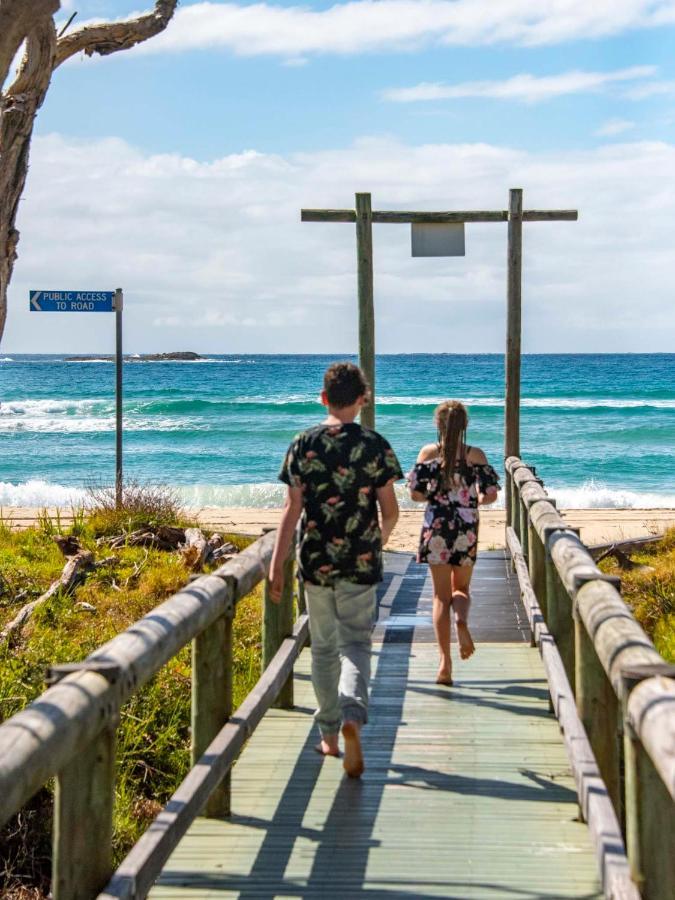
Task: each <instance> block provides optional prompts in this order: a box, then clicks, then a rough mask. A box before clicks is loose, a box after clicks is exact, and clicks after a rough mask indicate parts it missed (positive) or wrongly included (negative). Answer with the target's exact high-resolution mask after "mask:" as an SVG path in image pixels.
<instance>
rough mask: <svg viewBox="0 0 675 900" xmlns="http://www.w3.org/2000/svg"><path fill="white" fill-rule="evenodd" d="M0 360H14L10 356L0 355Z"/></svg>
mask: <svg viewBox="0 0 675 900" xmlns="http://www.w3.org/2000/svg"><path fill="white" fill-rule="evenodd" d="M0 362H14V360H13V359H12V357H11V356H0Z"/></svg>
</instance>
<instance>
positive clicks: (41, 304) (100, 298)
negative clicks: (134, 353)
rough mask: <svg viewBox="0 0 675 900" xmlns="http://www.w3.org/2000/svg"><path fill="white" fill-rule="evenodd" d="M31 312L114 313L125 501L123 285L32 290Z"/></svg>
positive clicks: (118, 473)
mask: <svg viewBox="0 0 675 900" xmlns="http://www.w3.org/2000/svg"><path fill="white" fill-rule="evenodd" d="M28 303H29V309H30V311H31V312H114V313H115V426H116V427H115V431H116V434H115V502H116V503H117V505H118V506H120V505H121V503H122V490H123V484H124V481H123V473H122V434H123V429H122V384H123V364H124V360H123V358H122V309H123V307H124V296H123V294H122V288H117V290H115V291H29V295H28Z"/></svg>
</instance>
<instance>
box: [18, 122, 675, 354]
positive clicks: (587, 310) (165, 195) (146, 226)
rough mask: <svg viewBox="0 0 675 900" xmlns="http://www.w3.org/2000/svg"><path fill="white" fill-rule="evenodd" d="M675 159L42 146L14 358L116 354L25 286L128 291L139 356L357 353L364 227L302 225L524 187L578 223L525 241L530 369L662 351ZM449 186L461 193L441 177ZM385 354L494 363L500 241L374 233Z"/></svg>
mask: <svg viewBox="0 0 675 900" xmlns="http://www.w3.org/2000/svg"><path fill="white" fill-rule="evenodd" d="M674 170H675V146H672V145H669V144H665V143H656V142H654V143H645V142H643V143H626V144H617V143H612V144H607V145H603V146H601V147H600V148H598V149H593V150H588V151H570V150H565V151H560V152H556V153H541V152H527V151H523V150H514V149H510V148H507V147H498V146H491V145H488V144H454V145H453V144H426V145H419V146H411V145H407V144H402V143H398V142H396V141H394V140H391V139H378V138H364V139H362V140H359V141H357V142H356V143H354V144H353V145H352V146H350V147H347V148H344V149H335V150H326V151H323V152H311V153H297V154H293V155H290V156H287V157H282V156H274V155H268V154H263V153H258V152H255V151H251V150H249V151H244V152H241V153H238V154H233V155H230V156H225V157H223V158H221V159H216V160H214V161H211V162H200V161H198V160H194V159H190V158H187V157H183V156H180V155H178V154H173V155H154V156H149V155H145V154H143V153H141V152H140V151H138V150H137V149H135V148H133V147H131V146H129V145H128V144H127V143H125V142H124V141H122V140H119V139H113V138H110V139H108V140H99V141H91V142H89V141H82V140H70V139H65V138H63V137H60V136H58V135H52V136H48V137H42V138H38V139H36V140H35V141H34V145H33V154H32V160H31V170H30V174H29V178H28V186H27V191H26V195H25V197H24V200H23V202H22V205H21V208H20V221H19V228H20V230H21V242H20V244H19V260H18V262H17V266H16V270H15V276H14V280H13V282H12V285H11V287H10V317H9V324H8V329H7V332H6V335H5V340H4V344H3V348H2V349H3V351H4V352H5V353H11V352H21V351H22V350H23V351H34V352H40V351H44V352H50V351H64V352H67V351H89V352H96V353H98V352H105V351H108V352H110V350H111V348H112V346H113V327H112V321H109V320H108V319H107V318H106V317H91V316H89V317H88V316H75V315H74V316H56V315H54V316H52V317H47V316H38V315H37V314H36V313H32V314H31V313H29V312H28V308H27V307H28V301H27V296H28V289H29V288H38V289H39V288H54V289H58V288H73V287H84V288H87V289H110V288H114V287H116V286H117V285H121V286H122V287H123V288H124V290H125V299H126V308H125V328H126V337H125V345H126V348H127V349H128V351H129V352H144V351H151V350H168V349H195V350H197V351H205V352H218V351H220V352H243V351H247V350H248V351H251V352H283V351H289V352H302V351H306V352H311V351H315V352H319V351H330V352H345V351H347V350H350V349H354V348H355V347H356V343H357V338H356V271H355V270H356V260H355V245H354V227H353V226H352V225H348V224H334V225H328V224H314V223H311V224H310V223H305V224H302V223H301V222H300V212H299V211H300V207H301V206H307V207H322V206H326V207H348V206H352V205H353V200H354V191H356V190H371V191H372V193H373V203H374V206H375V208H390V209H392V208H393V209H397V208H398V209H401V208H403V209H406V208H407V209H415V208H417V209H439V208H440V209H494V208H497V209H499V208H505V207H506V205H507V196H508V188H509V187H512V186H522V187H523V188H524V190H525V205H526V207H532V208H547V207H549V208H550V207H562V208H569V207H578V208H579V210H580V219H579V221H578V222H576V223H536V224H531V225H526V226H525V242H524V243H525V263H524V316H523V321H524V347H525V349H526V351H542V352H545V351H556V350H559V351H564V350H579V351H594V350H595V351H611V350H645V351H648V350H664V351H665V350H670V349H672V347H673V346H674V345H675V314H673V311H672V297H671V290H670V285H672V283H673V281H674V280H675V260H674V259H673V254H672V241H671V238H670V234H671V230H672V229H671V224H672V222H673V220H675V190H674V189H673V186H672V177H671V176H672V172H673V171H674ZM448 173H450V175H449V174H448ZM374 242H375V296H376V315H377V322H378V348H379V349H380V350H381V351H383V352H387V351H389V352H391V351H416V350H422V349H427V350H430V351H442V350H454V351H466V352H469V351H474V352H499V351H501V350H502V347H503V342H504V309H505V256H506V228H505V226H504V225H503V224H485V225H473V226H467V234H466V245H467V255H466V258H465V259H445V260H443V259H430V260H420V259H411V257H410V232H409V229H408V228H407V227H406V226H394V225H378V226H376V227H375V234H374Z"/></svg>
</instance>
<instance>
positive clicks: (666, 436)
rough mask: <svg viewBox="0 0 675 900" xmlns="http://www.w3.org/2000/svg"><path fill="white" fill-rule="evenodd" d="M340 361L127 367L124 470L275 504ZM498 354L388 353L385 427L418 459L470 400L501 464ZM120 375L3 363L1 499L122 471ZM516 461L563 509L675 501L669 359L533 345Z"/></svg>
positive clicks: (37, 496) (45, 495) (52, 359)
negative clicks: (293, 443) (443, 406)
mask: <svg viewBox="0 0 675 900" xmlns="http://www.w3.org/2000/svg"><path fill="white" fill-rule="evenodd" d="M333 359H335V357H325V356H218V357H213V358H210V359H208V360H206V361H202V362H194V363H175V362H162V363H149V362H148V363H141V362H129V363H127V364H125V367H124V379H125V403H124V412H125V429H126V430H125V468H126V472H127V474H128V475H130V476H133V477H134V478H136V479H139V480H141V481H150V482H163V483H166V484H171V485H175V486H178V487H180V489H181V492H182V493H183V496H184V497H185V499H186V500H187V501H189V502H191V503H194V504H197V505H221V506H226V505H244V506H252V505H258V506H264V505H277V504H278V503H279V501H280V497H281V494H280V489H279V487H278V486H277V485H275V483H274V482H275V476H276V472H277V469H278V465H279V461H280V459H281V457H282V455H283V452H284V450H285V448H286V446H287V444H288V442H289V440H290V439H291V438H292V436H293V435H294V434H295V433H296V432H297V431H298V430H300V429H301V428H303V427H305V426H306V425H309V424H311V423H313V422H316V421H317V420H318V419H319V418H320V417H321V415H322V409H321V407H320V405H319V404H318V400H317V398H318V393H319V389H320V386H321V377H322V374H323V370H324V369H325V367H326V365H327V364H328V363H329V362H331V361H333ZM503 365H504V363H503V357H501V356H499V355H476V356H464V355H462V356H459V355H440V354H435V355H424V354H411V355H400V356H382V357H379V358H378V360H377V379H378V381H377V395H378V396H377V427H378V429H379V430H380V431H381V432H383V434H385V435H386V437H387V438H388V439H389V440H390V441H391V443H392V445H393V446H394V448H395V449H396V451H397V452H398V454H399V457H400V459H401V463H402V464H403V466H404V467H406V468H407V467H410V466H411V465H412V463H413V461H414V458H415V456H416V453H417V450H418V448H419V446H420V445H421V444H423V443H426V442H428V441H430V440H433V439H434V427H433V419H432V415H433V409H434V406H435V404H436V403H437V402H438V401H439V400H441V399H444V398H447V397H456V398H460V399H462V400H464V402H465V403H467V405H468V407H469V412H470V416H471V423H470V432H469V440H470V443H473V444H478V445H479V446H481V447H482V448H483V449H484V450H485V452H486V453H487V455H488V457H489V458H490V459H491V460H492V461H493V462H495V463H496V464H497V465H499V463H500V460H501V458H502V444H503V415H504V410H503V390H504V388H503V383H504V374H503ZM114 375H115V367H114V365H112V364H111V363H106V362H87V363H74V362H66V361H64V359H63V357H58V356H11V357H5V358H4V359H3V358H2V357H0V503H3V504H25V505H41V504H48V503H55V502H65V501H66V500H67V499H69V498H75V499H77V497H79V496H81V491H82V488H83V486H84V485H85V484H86V483H88V482H90V481H92V480H95V481H99V482H101V481H103V482H107V483H110V482H111V481H112V480H113V475H114V453H115V443H114V442H115V434H114V393H113V392H114ZM522 397H523V408H522V413H521V435H522V437H521V443H522V451H523V453H522V455H523V457H524V458H526V459H527V460H528V461H530V462H532V463H534V464H536V465H537V467H538V470H539V472H540V473H541V474H542V476H543V477H544V479H545V481H546V484H547V487H550V489H551V492H553V493H555V494H556V496H557V497H558V498H559V500H560V501H561V504H562V505H566V506H675V484H674V483H673V482H674V480H675V479H674V476H675V354H653V355H650V354H643V355H597V356H596V355H545V356H544V355H541V356H537V355H532V356H525V357H524V358H523V365H522Z"/></svg>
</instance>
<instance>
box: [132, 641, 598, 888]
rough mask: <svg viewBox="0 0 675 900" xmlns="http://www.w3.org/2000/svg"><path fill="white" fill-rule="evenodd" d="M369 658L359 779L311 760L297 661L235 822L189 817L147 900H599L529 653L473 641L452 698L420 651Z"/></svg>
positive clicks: (242, 791) (247, 762)
mask: <svg viewBox="0 0 675 900" xmlns="http://www.w3.org/2000/svg"><path fill="white" fill-rule="evenodd" d="M374 661H375V663H376V667H375V672H374V678H373V685H372V693H371V715H370V723H369V725H368V726H367V728H366V729H365V730H364V749H365V756H366V773H365V775H364V777H363V779H362V780H361V783H359V784H354V783H353V782H351V781H349V780H347V779H344V778H343V773H342V767H341V765H340V762H339V761H338V760H329V759H326V760H322V759H321V758H319V757H318V756H317V755H316V754H315V753H314V752H313V750H312V745H313V743H314V741H315V740H316V735H315V733H314V730H313V723H312V716H311V712H310V710H311V708H312V707H313V705H314V699H313V695H312V691H311V685H310V683H309V681H308V680H307V677H308V674H309V666H310V661H309V654H307V653H303V655H302V657H301V659H300V661H299V664H298V667H297V672H298V679H297V681H296V694H297V696H298V703H299V705H300V709H298V710H297V711H292V712H282V711H272V712H270V713H269V714H268V716H267V717H266V718H265V720H264V721H263V722H262V723H261V726H260V728H259V730H258V732H257V733H256V735H254V737H253V738H252V740H251V742H250V744H249V745H248V746H247V748H246V750H245V752H244V754H243V755H242V757H241V759H240V760H239V762H238V763H237V765H236V767H235V770H234V773H233V778H234V781H235V790H234V808H233V817H232V820H231V821H230V822H228V823H220V822H216V821H209V822H206V821H204V820H198V821H197V822H196V823H195V824H194V825H193V826H192V828H191V829H190V831H189V833H188V835H187V836H186V838H185V839H184V841H183V842H182V843H181V845H180V846H179V847H178V848H177V850H176V851H175V853H174V854H173V856H172V858H171V859H170V861H169V863H168V865H167V866H166V867H165V870H164V872H163V874H162V877H161V879H160V880H159V882H158V884H157V885H156V886H155V887H154V888H153V889H152V891H151V894H150V897H151V898H153V900H178V898H180V900H187V898H190V900H196V898H203V897H207V896H213V897H214V898H215V897H218V898H219V900H228V898H235V897H263V896H264V897H267V898H270V900H272V898H276V897H279V898H281V897H300V896H301V897H303V898H306V900H318V898H328V900H338V898H339V900H344V898H346V897H350V898H351V897H361V896H362V897H366V896H374V897H382V898H385V897H392V898H395V897H398V898H404V897H415V898H418V900H427V898H431V897H444V898H462V900H476V898H482V900H487V898H488V897H535V896H538V897H557V898H572V897H574V898H578V900H581V898H592V897H598V896H600V889H599V884H598V876H597V873H596V865H595V860H594V857H593V852H592V847H591V843H590V840H589V835H588V830H587V829H586V827H585V826H584V825H583V824H581V823H579V822H578V821H575V814H576V799H575V794H574V787H573V786H574V782H573V779H572V778H571V776H570V773H569V768H568V764H567V761H566V759H565V753H564V747H563V745H562V743H561V741H560V740H559V736H558V727H557V723H556V722H555V720H554V719H553V717H552V716H549V715H548V713H547V711H546V691H545V690H542V680H543V678H544V673H543V669H542V667H541V662H540V660H539V657H538V655H537V654H536V653H533V652H532V650H531V649H530V648H529V647H528V646H527V645H503V644H491V645H488V644H486V645H481V646H480V647H479V650H478V652H477V653H476V654H475V656H474V657H473V658H472V659H471V660H469V661H468V662H467V663H465V664H463V665H462V669H461V675H460V674H459V673H458V684H457V686H456V687H455V688H454V689H452V690H448V689H444V688H440V687H438V686H436V685H435V684H434V674H435V667H436V662H437V660H436V650H435V648H434V647H433V646H431V645H427V644H422V645H418V644H415V645H413V646H412V647H411V646H410V645H407V646H406V645H399V644H390V643H384V644H377V645H376V646H375V647H374ZM504 822H508V827H506V828H505V827H504Z"/></svg>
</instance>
